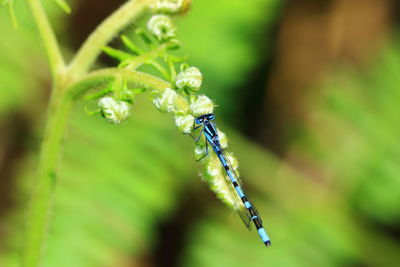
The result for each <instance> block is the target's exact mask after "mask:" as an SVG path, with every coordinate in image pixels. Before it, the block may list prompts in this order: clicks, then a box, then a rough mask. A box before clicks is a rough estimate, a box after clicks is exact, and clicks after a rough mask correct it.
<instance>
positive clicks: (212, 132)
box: [196, 114, 271, 246]
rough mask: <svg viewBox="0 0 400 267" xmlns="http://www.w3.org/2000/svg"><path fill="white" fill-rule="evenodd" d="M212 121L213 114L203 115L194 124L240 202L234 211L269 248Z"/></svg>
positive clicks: (259, 222) (256, 213) (265, 234)
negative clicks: (211, 150) (220, 164)
mask: <svg viewBox="0 0 400 267" xmlns="http://www.w3.org/2000/svg"><path fill="white" fill-rule="evenodd" d="M212 120H214V115H213V114H205V115H202V116H200V117H198V118H197V119H196V123H197V124H201V125H202V126H203V129H202V131H203V132H204V136H205V138H206V140H207V142H208V143H209V144H210V145H211V147H212V148H213V150H214V152H215V153H216V155H217V156H218V158H219V160H220V161H221V163H222V165H223V167H224V169H225V171H226V173H227V175H228V177H229V180H230V183H231V184H230V185H229V186H233V188H234V189H235V191H236V194H237V197H239V199H240V200H241V203H240V204H238V205H241V206H242V207H235V209H237V211H238V212H239V215H240V217H241V218H242V220H243V221H244V223H245V224H246V226H247V227H250V221H252V222H253V223H254V225H255V227H256V228H257V232H258V234H259V235H260V237H261V240H262V241H263V242H264V244H265V245H267V246H270V245H271V242H270V239H269V237H268V235H267V233H266V232H265V229H264V227H263V224H262V220H261V218H260V216H259V214H258V212H257V210H256V209H255V207H254V205H253V204H252V203H251V202H250V201H249V200H248V198H247V196H246V195H245V193H244V191H243V189H242V187H241V185H240V182H239V178H238V176H237V175H236V172H235V170H234V169H233V167H232V165H231V164H230V162H229V159H228V158H227V156H226V154H225V153H224V151H223V149H222V147H221V145H220V140H219V136H218V132H217V129H216V127H215V125H214V124H213V123H212V122H211V121H212ZM241 213H243V214H241ZM247 220H248V221H249V223H247Z"/></svg>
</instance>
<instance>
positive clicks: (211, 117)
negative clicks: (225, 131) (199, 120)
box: [207, 114, 215, 121]
mask: <svg viewBox="0 0 400 267" xmlns="http://www.w3.org/2000/svg"><path fill="white" fill-rule="evenodd" d="M214 118H215V116H214V114H209V115H208V116H207V119H208V120H210V121H212V120H214Z"/></svg>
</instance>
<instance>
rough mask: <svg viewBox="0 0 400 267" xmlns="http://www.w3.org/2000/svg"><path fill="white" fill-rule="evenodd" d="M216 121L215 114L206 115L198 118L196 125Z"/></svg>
mask: <svg viewBox="0 0 400 267" xmlns="http://www.w3.org/2000/svg"><path fill="white" fill-rule="evenodd" d="M214 119H215V116H214V114H212V113H209V114H204V115H201V116H199V117H197V118H196V124H202V123H204V122H206V121H212V120H214Z"/></svg>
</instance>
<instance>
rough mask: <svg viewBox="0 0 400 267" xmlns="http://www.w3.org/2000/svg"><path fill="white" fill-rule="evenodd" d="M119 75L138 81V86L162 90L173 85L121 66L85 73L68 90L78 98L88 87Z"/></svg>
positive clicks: (133, 81)
mask: <svg viewBox="0 0 400 267" xmlns="http://www.w3.org/2000/svg"><path fill="white" fill-rule="evenodd" d="M117 75H118V76H120V77H122V78H123V79H126V81H127V82H132V83H136V84H137V86H140V87H144V88H148V89H157V90H160V91H161V90H165V89H166V88H168V87H171V84H170V83H168V82H166V81H164V80H162V79H160V78H158V77H155V76H153V75H150V74H146V73H143V72H140V71H132V70H127V69H120V68H107V69H101V70H97V71H93V72H91V73H89V74H87V75H85V76H84V77H82V78H81V79H79V80H77V81H76V82H75V83H73V84H72V85H70V87H69V89H68V91H69V92H70V94H71V95H72V97H74V98H77V97H79V96H81V95H83V94H84V93H85V92H86V91H87V90H88V89H91V88H94V87H97V86H101V85H106V84H108V83H109V82H110V81H111V80H114V79H115V77H116V76H117Z"/></svg>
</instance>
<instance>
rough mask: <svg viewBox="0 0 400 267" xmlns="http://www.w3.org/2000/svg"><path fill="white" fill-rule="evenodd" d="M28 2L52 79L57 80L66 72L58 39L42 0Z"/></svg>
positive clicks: (28, 0) (29, 0)
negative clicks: (44, 50)
mask: <svg viewBox="0 0 400 267" xmlns="http://www.w3.org/2000/svg"><path fill="white" fill-rule="evenodd" d="M27 2H28V5H29V7H30V10H31V12H32V15H33V17H34V20H35V22H36V26H37V28H38V30H39V33H40V36H41V38H42V40H43V43H44V46H45V48H46V52H47V56H48V58H49V63H50V69H51V73H52V77H53V79H54V80H56V79H57V78H58V77H59V76H60V74H62V73H63V72H64V70H65V63H64V59H63V57H62V55H61V51H60V48H59V46H58V43H57V39H56V37H55V34H54V32H53V29H52V28H51V26H50V23H49V20H48V18H47V15H46V13H45V11H44V9H43V6H42V3H41V2H40V0H27Z"/></svg>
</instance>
